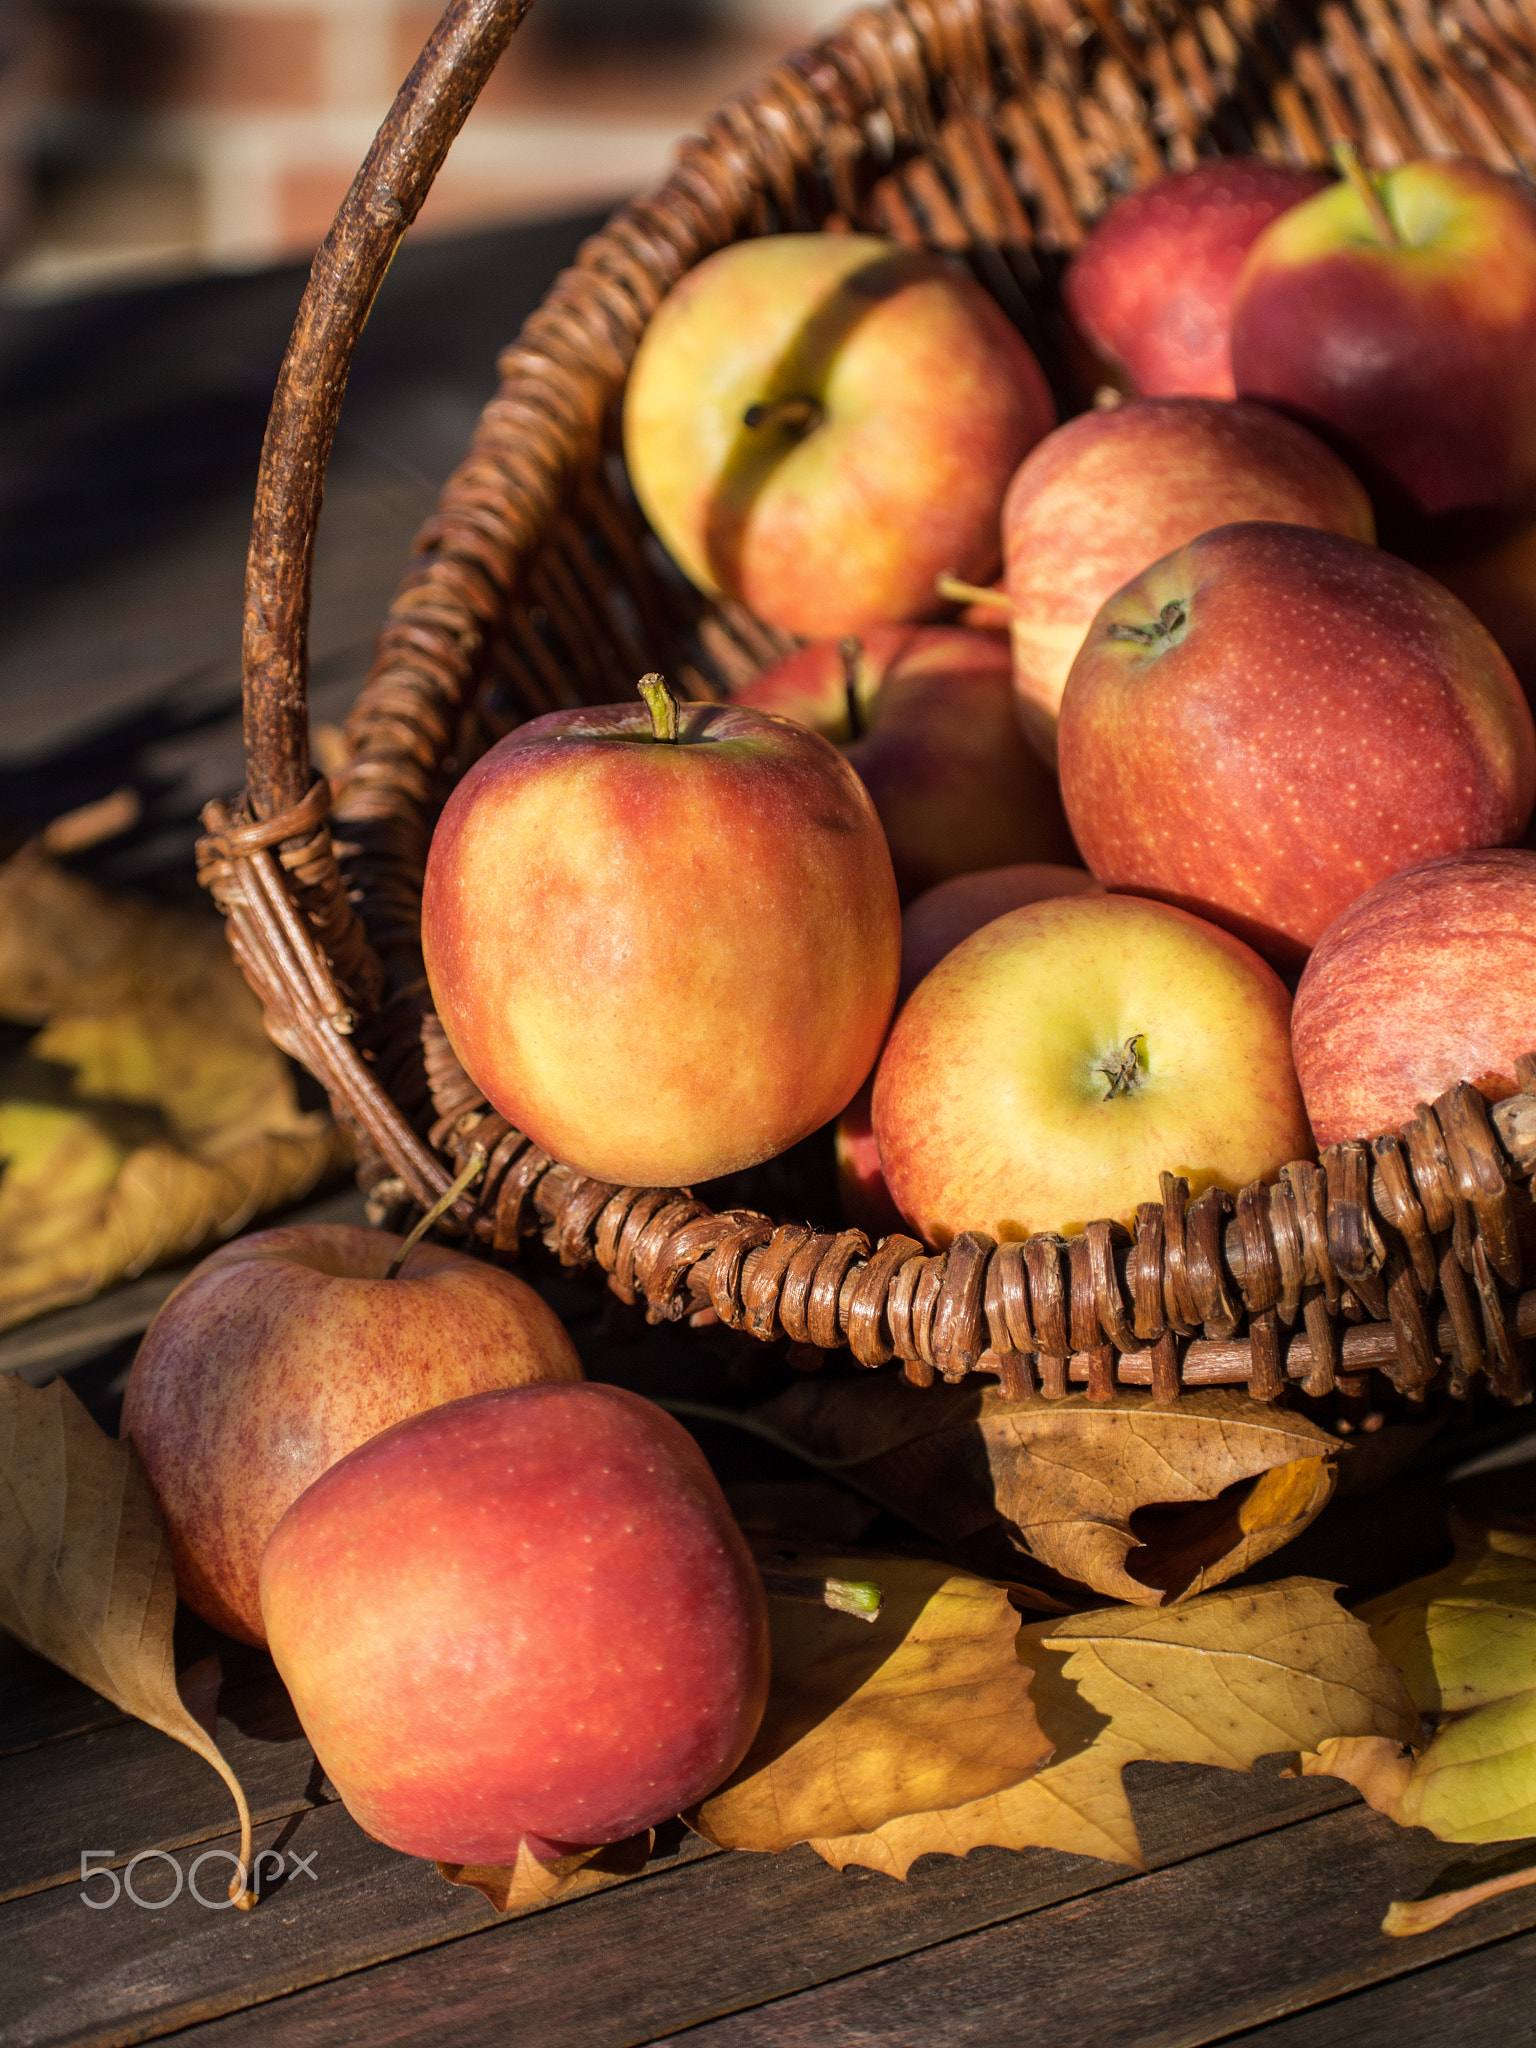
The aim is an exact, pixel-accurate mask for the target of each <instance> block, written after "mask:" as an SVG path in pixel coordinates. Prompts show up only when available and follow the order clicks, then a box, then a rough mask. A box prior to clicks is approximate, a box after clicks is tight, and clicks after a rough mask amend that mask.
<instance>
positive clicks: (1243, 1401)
mask: <svg viewBox="0 0 1536 2048" xmlns="http://www.w3.org/2000/svg"><path fill="white" fill-rule="evenodd" d="M753 1420H754V1422H755V1423H756V1424H757V1425H758V1426H759V1427H760V1428H761V1429H763V1430H764V1431H765V1432H768V1433H771V1434H773V1435H776V1436H777V1437H778V1438H779V1439H780V1440H781V1441H783V1442H784V1443H785V1444H786V1445H788V1446H789V1447H791V1448H793V1449H795V1450H796V1451H797V1453H798V1454H799V1455H801V1456H803V1457H806V1458H807V1459H808V1460H809V1461H810V1462H812V1463H814V1464H815V1465H817V1466H818V1467H819V1468H820V1469H821V1470H823V1471H825V1472H827V1473H829V1474H833V1475H835V1476H839V1477H841V1478H843V1479H845V1480H846V1481H847V1482H848V1483H849V1484H852V1485H855V1486H857V1487H858V1489H859V1490H860V1491H861V1492H863V1493H866V1494H868V1495H870V1496H871V1497H872V1498H874V1499H876V1500H879V1501H881V1502H883V1503H884V1504H885V1505H887V1506H889V1507H891V1508H893V1509H895V1510H896V1511H897V1512H898V1513H900V1514H901V1515H903V1516H905V1517H906V1519H907V1520H908V1521H911V1522H913V1523H915V1524H916V1525H917V1527H919V1528H920V1529H923V1530H924V1531H925V1532H926V1533H927V1534H929V1535H931V1536H934V1537H936V1538H937V1539H938V1540H939V1541H940V1542H944V1543H951V1544H953V1543H958V1542H962V1541H964V1540H965V1539H966V1538H968V1537H972V1536H975V1535H976V1534H978V1533H979V1532H980V1531H982V1530H983V1529H985V1528H987V1527H989V1526H995V1525H996V1524H998V1523H1001V1525H1002V1526H1003V1528H1004V1529H1005V1530H1006V1532H1007V1534H1008V1535H1009V1537H1010V1538H1011V1540H1012V1541H1013V1542H1014V1543H1015V1544H1017V1545H1018V1547H1019V1548H1020V1549H1024V1550H1027V1551H1028V1552H1029V1554H1030V1555H1031V1556H1033V1557H1035V1558H1037V1559H1038V1560H1039V1561H1040V1562H1041V1563H1042V1564H1045V1565H1048V1566H1049V1567H1050V1568H1051V1569H1052V1570H1053V1571H1056V1572H1059V1573H1060V1574H1061V1575H1062V1576H1063V1577H1064V1578H1068V1579H1076V1580H1078V1581H1080V1582H1081V1583H1082V1584H1084V1585H1086V1586H1090V1587H1092V1588H1093V1590H1094V1591H1095V1592H1096V1593H1099V1594H1102V1595H1105V1596H1107V1597H1109V1598H1112V1599H1116V1600H1127V1601H1131V1602H1134V1603H1136V1604H1138V1605H1156V1604H1159V1603H1161V1602H1164V1601H1167V1600H1177V1599H1183V1598H1187V1597H1189V1596H1190V1595H1193V1594H1196V1593H1200V1592H1205V1591H1208V1590H1209V1589H1210V1588H1211V1587H1213V1586H1216V1585H1220V1584H1221V1583H1222V1582H1223V1581H1224V1580H1226V1579H1229V1578H1233V1577H1235V1576H1236V1574H1237V1573H1239V1572H1242V1571H1246V1570H1248V1569H1249V1567H1250V1566H1252V1565H1254V1564H1257V1563H1258V1561H1259V1560H1260V1559H1261V1558H1263V1557H1267V1556H1268V1555H1270V1553H1271V1552H1273V1551H1275V1550H1278V1549H1279V1548H1280V1547H1281V1546H1282V1545H1283V1544H1285V1543H1288V1542H1289V1541H1290V1540H1291V1539H1292V1537H1294V1536H1297V1535H1299V1534H1300V1533H1301V1531H1302V1530H1303V1529H1305V1528H1306V1527H1307V1525H1308V1524H1309V1523H1310V1522H1311V1521H1313V1520H1314V1519H1315V1517H1316V1516H1317V1515H1318V1514H1319V1513H1320V1512H1321V1510H1322V1509H1323V1507H1324V1506H1325V1505H1326V1504H1327V1501H1328V1499H1329V1497H1330V1495H1331V1494H1332V1491H1333V1484H1334V1467H1333V1454H1334V1453H1335V1452H1336V1451H1337V1450H1338V1448H1339V1445H1338V1442H1337V1440H1336V1439H1335V1438H1333V1437H1330V1436H1329V1435H1328V1434H1327V1433H1326V1431H1324V1430H1321V1429H1319V1428H1318V1427H1317V1425H1316V1424H1315V1423H1313V1422H1310V1421H1308V1420H1307V1418H1306V1417H1305V1416H1303V1415H1299V1414H1294V1413H1292V1412H1290V1411H1288V1410H1286V1409H1283V1408H1280V1409H1277V1408H1273V1407H1270V1406H1269V1405H1267V1404H1266V1403H1263V1402H1258V1401H1251V1400H1249V1399H1248V1397H1247V1396H1246V1395H1245V1394H1241V1393H1238V1392H1236V1391H1234V1390H1232V1389H1229V1388H1223V1387H1212V1388H1207V1389H1204V1390H1202V1391H1198V1392H1190V1393H1186V1394H1184V1395H1183V1396H1182V1397H1181V1398H1180V1400H1179V1402H1178V1404H1177V1406H1176V1407H1166V1406H1159V1405H1158V1404H1156V1403H1155V1402H1153V1400H1152V1398H1151V1396H1150V1395H1146V1394H1141V1393H1137V1392H1130V1391H1126V1390H1123V1389H1122V1390H1121V1391H1120V1392H1119V1393H1117V1394H1116V1396H1115V1398H1114V1399H1113V1400H1112V1401H1104V1402H1097V1401H1090V1400H1089V1399H1088V1398H1087V1396H1086V1395H1085V1394H1073V1395H1069V1396H1068V1397H1067V1398H1066V1399H1065V1400H1062V1401H1046V1400H1039V1399H1037V1400H1033V1401H1008V1400H1006V1399H1005V1398H1004V1397H1003V1395H1002V1394H1001V1393H999V1392H996V1391H994V1390H992V1389H990V1388H988V1389H985V1390H984V1389H982V1388H980V1387H977V1386H975V1385H970V1386H960V1387H953V1388H949V1387H924V1388H913V1387H910V1386H908V1385H907V1383H906V1382H905V1381H904V1380H902V1379H899V1378H897V1377H896V1376H895V1375H881V1376H876V1377H873V1378H870V1379H858V1380H825V1381H821V1380H802V1381H800V1382H799V1383H798V1384H797V1385H795V1386H792V1387H790V1388H789V1389H787V1391H786V1392H785V1393H783V1394H782V1395H780V1396H778V1397H777V1398H776V1399H775V1400H773V1401H771V1402H768V1403H765V1404H764V1405H763V1406H762V1407H760V1408H757V1409H755V1410H754V1411H753ZM1153 1507H1156V1508H1157V1509H1158V1510H1159V1512H1158V1514H1157V1515H1156V1516H1155V1517H1153V1516H1147V1515H1145V1514H1143V1521H1142V1523H1141V1525H1139V1526H1138V1527H1136V1528H1134V1529H1133V1525H1132V1517H1133V1515H1136V1514H1137V1513H1138V1511H1144V1510H1148V1509H1151V1508H1153Z"/></svg>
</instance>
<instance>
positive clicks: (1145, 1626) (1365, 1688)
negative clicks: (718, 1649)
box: [811, 1579, 1417, 1877]
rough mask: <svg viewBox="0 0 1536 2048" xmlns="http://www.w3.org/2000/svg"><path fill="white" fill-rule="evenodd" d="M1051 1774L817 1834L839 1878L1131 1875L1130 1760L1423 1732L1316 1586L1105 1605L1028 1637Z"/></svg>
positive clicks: (1244, 1758) (1026, 1655)
mask: <svg viewBox="0 0 1536 2048" xmlns="http://www.w3.org/2000/svg"><path fill="white" fill-rule="evenodd" d="M1018 1648H1019V1655H1020V1657H1021V1658H1022V1659H1023V1660H1025V1661H1026V1662H1027V1663H1029V1664H1031V1665H1033V1666H1034V1667H1035V1676H1034V1681H1033V1683H1032V1685H1031V1687H1030V1699H1031V1702H1032V1705H1033V1708H1034V1712H1035V1715H1036V1718H1037V1720H1038V1722H1039V1726H1040V1729H1041V1732H1042V1734H1043V1735H1044V1736H1045V1737H1046V1739H1047V1740H1048V1741H1050V1742H1052V1743H1053V1744H1054V1746H1055V1754H1054V1756H1053V1758H1052V1760H1051V1762H1050V1764H1049V1766H1048V1767H1047V1768H1046V1769H1044V1770H1041V1771H1039V1772H1037V1773H1036V1774H1035V1775H1034V1776H1032V1777H1029V1778H1027V1779H1025V1780H1024V1781H1023V1782H1022V1783H1020V1784H1017V1785H1013V1786H1010V1787H1008V1788H1006V1789H1005V1790H1002V1791H1000V1792H997V1793H995V1794H993V1795H991V1796H989V1797H984V1798H981V1799H976V1800H971V1801H969V1802H967V1803H965V1804H958V1803H957V1804H956V1805H955V1806H954V1807H953V1808H952V1809H950V1810H948V1811H940V1812H934V1813H924V1814H913V1815H908V1816H905V1817H903V1818H901V1819H898V1820H894V1821H891V1822H888V1823H887V1824H886V1825H885V1826H883V1827H881V1828H878V1829H874V1830H871V1831H869V1832H868V1833H866V1834H863V1835H845V1836H843V1837H841V1838H837V1839H820V1840H813V1842H812V1844H811V1846H812V1848H814V1849H815V1850H816V1852H817V1854H818V1855H820V1856H823V1857H825V1858H826V1860H827V1861H828V1862H829V1863H832V1864H834V1865H835V1866H836V1867H837V1868H838V1869H842V1868H843V1866H844V1865H845V1864H848V1863H860V1864H867V1865H869V1866H870V1867H871V1868H873V1869H876V1870H883V1871H885V1872H886V1873H887V1874H888V1875H890V1876H892V1877H905V1876H906V1874H907V1872H908V1870H909V1869H910V1868H911V1866H912V1864H913V1863H914V1862H915V1861H916V1860H917V1858H918V1857H919V1856H922V1855H926V1854H929V1853H931V1852H934V1851H937V1852H939V1853H941V1854H945V1855H950V1856H963V1855H965V1854H966V1853H967V1852H968V1851H969V1850H971V1849H975V1848H980V1847H981V1846H982V1845H983V1844H987V1843H993V1844H996V1845H998V1846H1000V1847H1003V1848H1010V1849H1024V1848H1048V1849H1062V1850H1066V1851H1068V1852H1069V1853H1071V1854H1075V1855H1079V1856H1101V1857H1103V1858H1105V1859H1106V1861H1109V1862H1114V1863H1128V1864H1132V1865H1135V1866H1138V1867H1139V1866H1140V1864H1141V1861H1142V1857H1141V1846H1140V1843H1139V1842H1138V1841H1137V1838H1136V1826H1135V1821H1134V1819H1133V1818H1132V1814H1131V1808H1130V1804H1129V1802H1128V1800H1127V1799H1126V1796H1125V1792H1124V1789H1123V1787H1122V1784H1121V1776H1120V1774H1121V1772H1122V1771H1123V1770H1124V1768H1125V1766H1126V1765H1127V1764H1128V1763H1135V1762H1141V1761H1150V1762H1159V1763H1198V1764H1214V1765H1218V1766H1220V1767H1221V1768H1223V1769H1226V1770H1240V1771H1245V1770H1249V1769H1251V1768H1252V1766H1253V1765H1254V1764H1255V1763H1256V1762H1257V1761H1258V1759H1259V1758H1260V1757H1261V1756H1268V1755H1273V1754H1274V1753H1275V1752H1277V1751H1284V1750H1299V1749H1314V1748H1316V1747H1317V1744H1318V1736H1317V1734H1316V1733H1315V1731H1317V1730H1326V1731H1327V1733H1328V1734H1329V1735H1334V1734H1342V1735H1371V1734H1380V1735H1386V1736H1389V1737H1393V1738H1396V1739H1399V1740H1400V1739H1402V1738H1403V1736H1404V1735H1405V1733H1406V1732H1408V1731H1410V1730H1412V1729H1413V1728H1415V1727H1416V1726H1417V1720H1416V1717H1415V1715H1414V1712H1413V1706H1412V1703H1411V1701H1410V1700H1409V1699H1408V1697H1407V1695H1406V1693H1405V1692H1404V1690H1403V1687H1402V1684H1401V1681H1400V1680H1399V1678H1398V1676H1397V1673H1396V1672H1395V1671H1394V1670H1393V1669H1392V1667H1391V1665H1390V1664H1388V1662H1387V1661H1386V1659H1385V1658H1384V1657H1383V1656H1382V1655H1381V1654H1380V1652H1379V1651H1378V1650H1377V1649H1376V1647H1375V1645H1374V1644H1373V1643H1372V1641H1371V1639H1370V1635H1369V1632H1368V1631H1367V1630H1366V1628H1365V1627H1364V1625H1363V1624H1362V1623H1360V1622H1358V1621H1356V1620H1355V1618H1354V1617H1353V1616H1352V1615H1350V1614H1347V1613H1346V1612H1345V1611H1344V1609H1343V1608H1342V1607H1340V1606H1339V1605H1338V1603H1337V1602H1336V1601H1335V1600H1334V1598H1333V1592H1332V1588H1331V1587H1329V1586H1326V1585H1324V1584H1322V1583H1321V1582H1320V1581H1318V1580H1316V1579H1284V1580H1281V1581H1279V1582H1278V1583H1277V1584H1275V1585H1273V1586H1263V1587H1260V1588H1258V1589H1256V1590H1255V1591H1252V1592H1239V1591H1229V1592H1220V1593H1211V1594H1206V1595H1203V1596H1202V1597H1200V1598H1198V1599H1194V1600H1189V1601H1185V1602H1183V1603H1181V1604H1180V1605H1179V1606H1177V1607H1171V1608H1167V1609H1165V1610H1163V1611H1161V1612H1156V1613H1153V1612H1148V1611H1147V1610H1146V1609H1140V1610H1138V1609H1135V1608H1126V1607H1111V1608H1103V1609H1099V1610H1096V1611H1095V1612H1093V1613H1090V1614H1076V1615H1072V1616H1070V1617H1068V1618H1067V1619H1065V1620H1062V1621H1053V1622H1040V1623H1037V1624H1035V1625H1032V1626H1031V1627H1028V1628H1026V1629H1025V1630H1023V1632H1022V1633H1021V1635H1020V1637H1019V1645H1018Z"/></svg>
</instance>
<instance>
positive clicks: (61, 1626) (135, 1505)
mask: <svg viewBox="0 0 1536 2048" xmlns="http://www.w3.org/2000/svg"><path fill="white" fill-rule="evenodd" d="M175 1616H176V1580H175V1574H174V1572H173V1570H172V1567H171V1554H170V1545H169V1543H168V1541H167V1539H166V1534H165V1526H164V1524H163V1523H162V1522H161V1520H160V1512H159V1510H158V1508H157V1507H156V1506H155V1502H154V1497H153V1495H152V1494H151V1493H150V1490H149V1481H148V1480H147V1479H146V1478H145V1476H144V1470H143V1467H142V1466H141V1465H140V1463H139V1460H138V1456H137V1454H136V1452H135V1451H134V1448H133V1445H132V1444H131V1443H129V1442H128V1441H127V1440H126V1439H124V1440H122V1441H118V1440H116V1439H114V1438H112V1437H109V1436H105V1435H104V1434H103V1433H102V1431H101V1430H99V1429H98V1428H97V1427H96V1425H95V1423H94V1422H92V1420H91V1418H90V1417H89V1415H87V1414H86V1412H85V1410H84V1409H83V1408H82V1407H81V1405H80V1403H79V1402H78V1401H77V1400H76V1399H75V1397H74V1395H73V1394H72V1393H71V1392H70V1391H69V1389H68V1388H67V1387H66V1386H65V1385H64V1383H63V1382H62V1380H55V1381H53V1382H52V1384H51V1385H49V1386H46V1387H29V1386H28V1385H27V1384H26V1383H25V1382H24V1381H22V1380H19V1379H17V1378H16V1377H15V1376H14V1375H7V1376H6V1377H4V1378H0V1627H4V1628H7V1629H9V1630H10V1632H11V1634H12V1635H14V1636H17V1637H18V1638H19V1639H20V1640H21V1641H22V1642H23V1643H25V1644H26V1646H27V1648H28V1649H30V1650H35V1651H36V1652H37V1654H38V1655H39V1656H41V1657H46V1658H47V1659H48V1661H49V1662H50V1663H51V1664H57V1665H58V1666H59V1667H60V1669H61V1670H64V1671H67V1672H69V1674H70V1675H71V1677H73V1678H78V1679H79V1680H80V1681H81V1683H82V1684H84V1685H89V1686H91V1687H93V1688H94V1690H95V1691H97V1692H99V1693H100V1694H102V1696H103V1697H104V1698H106V1699H109V1700H111V1701H112V1703H113V1704H114V1706H118V1707H121V1708H122V1709H123V1711H124V1712H125V1713H128V1714H132V1715H134V1716H135V1717H136V1718H137V1719H138V1720H140V1721H146V1722H148V1724H149V1726H150V1727H151V1728H158V1729H159V1730H160V1731H161V1733H162V1734H165V1735H169V1736H172V1737H173V1738H174V1739H175V1740H176V1741H177V1742H181V1743H185V1744H186V1746H187V1748H188V1749H191V1750H195V1751H196V1752H197V1754H198V1755H199V1756H200V1757H202V1758H203V1759H204V1761H205V1762H206V1763H208V1764H211V1765H212V1767H213V1769H214V1770H216V1771H217V1772H218V1774H219V1776H220V1777H221V1778H222V1779H223V1780H224V1782H225V1784H226V1785H227V1786H228V1787H229V1789H230V1791H231V1793H232V1794H233V1795H234V1800H235V1805H236V1807H237V1809H238V1811H239V1814H240V1858H241V1868H242V1870H243V1869H246V1868H248V1867H249V1864H250V1855H251V1816H250V1810H249V1808H248V1807H247V1805H246V1802H245V1794H244V1792H243V1791H242V1790H241V1789H240V1784H239V1781H238V1779H237V1778H236V1777H235V1774H234V1772H233V1771H232V1770H231V1769H230V1767H229V1765H228V1764H227V1763H226V1762H225V1761H224V1758H223V1756H222V1754H221V1753H220V1751H219V1748H218V1745H217V1744H216V1743H215V1742H214V1741H213V1739H212V1737H211V1736H210V1735H209V1734H208V1733H207V1731H206V1730H205V1729H204V1728H203V1727H202V1726H201V1725H200V1723H199V1722H198V1720H197V1719H196V1717H195V1716H194V1714H193V1713H191V1712H189V1711H188V1709H187V1707H186V1706H185V1705H184V1704H183V1702H182V1700H181V1697H180V1694H179V1693H178V1691H177V1686H176V1668H175V1664H174V1661H173V1657H172V1646H171V1630H172V1624H173V1622H174V1620H175ZM238 1903H240V1904H243V1905H249V1904H251V1903H253V1901H252V1899H251V1897H250V1895H249V1894H248V1893H242V1895H241V1897H240V1899H239V1901H238Z"/></svg>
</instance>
